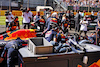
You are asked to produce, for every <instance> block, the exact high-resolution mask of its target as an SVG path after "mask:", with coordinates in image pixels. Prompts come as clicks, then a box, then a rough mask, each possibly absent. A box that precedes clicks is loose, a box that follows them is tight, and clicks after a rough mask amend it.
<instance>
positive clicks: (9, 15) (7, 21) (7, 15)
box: [5, 11, 14, 27]
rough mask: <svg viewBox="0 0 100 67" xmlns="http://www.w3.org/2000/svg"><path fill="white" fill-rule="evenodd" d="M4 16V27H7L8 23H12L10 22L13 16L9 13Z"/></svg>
mask: <svg viewBox="0 0 100 67" xmlns="http://www.w3.org/2000/svg"><path fill="white" fill-rule="evenodd" d="M5 16H6V27H7V26H8V24H9V22H12V20H13V19H14V16H13V15H12V13H11V12H9V11H7V12H6V14H5Z"/></svg>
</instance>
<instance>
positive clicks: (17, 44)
mask: <svg viewBox="0 0 100 67" xmlns="http://www.w3.org/2000/svg"><path fill="white" fill-rule="evenodd" d="M22 43H25V41H23V40H21V39H20V38H17V39H16V40H12V41H10V42H8V43H7V44H6V45H5V47H4V50H3V52H2V54H1V58H0V63H2V61H3V60H4V58H5V57H6V55H7V67H15V65H14V56H13V51H14V50H17V51H18V49H19V48H21V47H23V45H22Z"/></svg>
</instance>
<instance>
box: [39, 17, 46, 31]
mask: <svg viewBox="0 0 100 67" xmlns="http://www.w3.org/2000/svg"><path fill="white" fill-rule="evenodd" d="M39 22H40V23H39V26H40V31H43V30H44V26H45V20H44V18H43V16H40V20H39Z"/></svg>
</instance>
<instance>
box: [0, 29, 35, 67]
mask: <svg viewBox="0 0 100 67" xmlns="http://www.w3.org/2000/svg"><path fill="white" fill-rule="evenodd" d="M35 31H36V30H35V29H19V30H14V31H7V32H6V31H5V32H1V33H0V55H1V54H2V51H3V49H4V46H5V45H6V44H7V43H8V42H9V41H11V40H16V39H17V38H20V39H21V40H24V41H25V42H23V44H22V46H27V44H28V38H33V37H36V32H35ZM16 52H17V51H14V53H13V54H14V55H15V57H14V58H15V60H16V61H17V60H18V53H16ZM15 63H17V62H15ZM6 65H7V62H6V59H5V60H4V61H3V62H2V63H0V67H6Z"/></svg>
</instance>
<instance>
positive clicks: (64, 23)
mask: <svg viewBox="0 0 100 67" xmlns="http://www.w3.org/2000/svg"><path fill="white" fill-rule="evenodd" d="M61 22H62V29H63V32H64V34H66V35H68V28H69V20H68V18H66V15H65V14H64V15H63V17H62V21H61Z"/></svg>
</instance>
